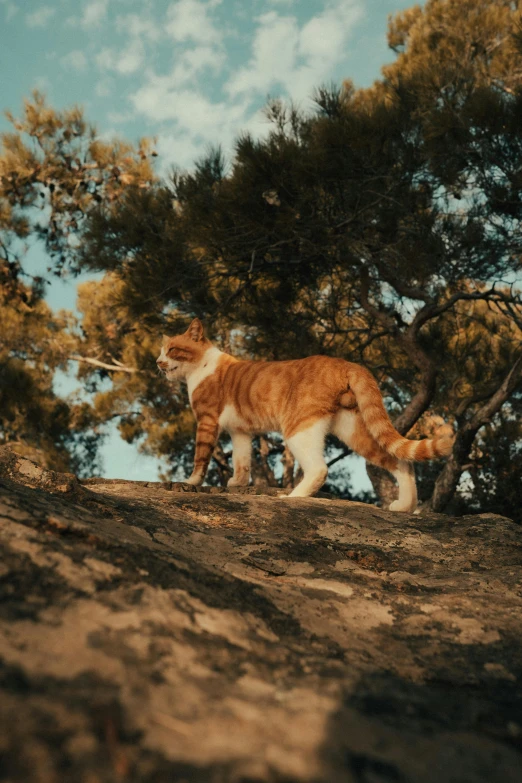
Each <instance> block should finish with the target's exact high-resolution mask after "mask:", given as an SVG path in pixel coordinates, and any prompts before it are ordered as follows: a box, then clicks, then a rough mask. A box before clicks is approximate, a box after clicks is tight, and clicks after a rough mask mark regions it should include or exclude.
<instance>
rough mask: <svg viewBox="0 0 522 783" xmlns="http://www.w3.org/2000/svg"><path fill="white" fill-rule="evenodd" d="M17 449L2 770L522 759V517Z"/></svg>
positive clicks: (440, 764) (9, 520)
mask: <svg viewBox="0 0 522 783" xmlns="http://www.w3.org/2000/svg"><path fill="white" fill-rule="evenodd" d="M189 489H191V490H192V488H189V487H188V486H187V485H169V484H157V485H154V484H145V483H140V482H114V481H112V482H111V481H101V480H92V481H90V482H82V483H80V482H78V481H77V480H76V479H75V477H74V476H70V475H64V474H55V473H52V472H50V471H44V470H42V469H41V468H39V467H37V466H35V465H34V464H33V463H31V462H29V461H28V460H24V459H22V458H20V457H18V456H16V455H14V454H12V453H11V452H10V451H8V450H7V449H5V448H4V449H0V520H1V521H0V546H1V552H2V554H1V560H0V722H1V731H0V779H1V780H2V781H11V782H12V783H14V782H15V781H16V783H18V782H21V781H23V783H69V781H70V782H71V783H73V782H74V783H113V782H116V783H119V782H120V781H121V782H125V783H127V781H136V783H137V782H138V781H139V782H140V783H141V782H142V781H144V782H145V783H163V782H165V783H174V782H175V781H180V782H181V781H197V782H198V783H199V781H201V782H202V783H206V782H208V783H211V782H212V783H228V781H233V782H234V783H239V781H243V782H244V783H247V782H248V783H255V782H256V781H259V782H261V781H267V782H268V781H274V782H275V781H278V782H279V783H283V781H284V782H285V783H292V781H303V782H305V781H310V782H311V781H316V782H317V783H319V782H321V783H337V781H339V782H340V781H354V783H388V782H389V781H393V782H399V783H400V782H402V781H404V782H410V781H423V782H424V781H426V782H427V783H431V782H432V781H433V783H441V782H443V783H453V782H454V783H457V782H458V783H468V782H469V783H474V782H475V781H484V783H486V781H487V783H493V782H494V781H499V783H500V781H502V783H510V782H511V781H513V782H515V781H516V782H517V783H519V781H520V780H521V779H522V755H521V753H520V751H521V750H522V691H521V689H520V683H521V679H520V678H521V673H522V646H521V640H522V633H521V631H522V611H521V610H522V571H521V568H520V566H521V562H522V547H521V542H522V535H521V533H522V531H521V529H520V528H519V527H518V526H516V525H515V524H514V523H513V522H511V521H510V520H508V519H505V518H502V517H500V516H495V515H479V516H468V517H462V518H459V519H453V518H450V517H446V516H444V515H437V514H430V515H427V516H422V515H421V516H414V515H408V514H392V513H387V512H384V511H382V510H380V509H377V508H375V507H372V506H366V505H362V504H359V503H349V502H346V501H336V500H330V499H323V498H321V499H307V500H298V499H293V500H292V499H287V498H280V497H273V496H269V495H261V494H254V491H253V490H250V491H249V492H246V493H245V492H243V493H241V492H236V493H231V492H230V493H224V492H199V491H198V492H195V491H188V490H189Z"/></svg>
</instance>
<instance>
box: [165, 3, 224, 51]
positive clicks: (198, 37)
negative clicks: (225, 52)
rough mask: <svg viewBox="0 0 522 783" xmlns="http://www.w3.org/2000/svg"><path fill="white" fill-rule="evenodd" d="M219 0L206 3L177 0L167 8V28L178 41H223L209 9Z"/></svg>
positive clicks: (213, 42)
mask: <svg viewBox="0 0 522 783" xmlns="http://www.w3.org/2000/svg"><path fill="white" fill-rule="evenodd" d="M217 5H219V2H209V3H204V2H201V0H176V2H174V3H171V4H170V5H169V7H168V9H167V24H166V25H165V29H166V31H167V33H168V34H169V35H170V37H171V38H172V39H173V40H174V41H176V42H182V41H195V42H196V43H199V44H216V43H220V42H221V41H222V37H223V36H222V33H221V32H220V31H219V30H218V29H217V27H216V26H215V25H214V22H213V20H212V19H211V17H210V15H209V13H208V12H209V9H211V8H213V7H215V6H217Z"/></svg>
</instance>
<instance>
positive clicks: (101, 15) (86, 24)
mask: <svg viewBox="0 0 522 783" xmlns="http://www.w3.org/2000/svg"><path fill="white" fill-rule="evenodd" d="M108 4H109V0H87V2H86V3H85V5H84V7H83V13H82V16H81V19H80V25H81V26H82V27H83V28H84V29H86V30H89V29H92V28H94V27H100V25H101V23H102V22H103V20H104V19H105V17H106V16H107V6H108Z"/></svg>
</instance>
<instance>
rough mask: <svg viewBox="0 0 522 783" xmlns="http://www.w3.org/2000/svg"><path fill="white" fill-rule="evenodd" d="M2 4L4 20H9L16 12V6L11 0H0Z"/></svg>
mask: <svg viewBox="0 0 522 783" xmlns="http://www.w3.org/2000/svg"><path fill="white" fill-rule="evenodd" d="M0 3H2V5H3V6H5V21H6V22H10V21H11V19H12V18H13V16H14V15H15V14H16V13H17V11H18V8H17V7H16V5H15V4H14V3H12V2H11V0H0Z"/></svg>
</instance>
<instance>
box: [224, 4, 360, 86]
mask: <svg viewBox="0 0 522 783" xmlns="http://www.w3.org/2000/svg"><path fill="white" fill-rule="evenodd" d="M362 13H363V6H362V2H361V0H335V2H333V3H329V4H327V5H326V6H325V8H324V10H323V11H322V12H320V13H318V14H317V15H316V16H314V17H312V18H311V19H310V20H309V21H308V22H306V24H304V25H303V26H302V27H299V25H298V21H297V18H296V17H295V16H281V15H280V14H279V13H278V12H277V11H275V10H274V11H268V12H267V13H265V14H263V15H262V16H259V17H258V18H257V22H258V27H257V30H256V32H255V35H254V40H253V43H252V57H251V59H250V62H249V63H248V65H246V66H245V67H243V68H240V69H239V70H238V71H237V72H236V73H235V74H234V76H232V78H231V79H230V80H229V81H228V84H227V85H226V89H227V91H228V93H229V94H230V95H231V96H232V97H234V96H238V95H242V94H248V93H252V92H254V93H258V94H259V93H261V94H266V93H267V92H268V91H269V90H271V89H273V88H274V87H277V88H283V89H284V90H286V91H287V92H288V93H289V94H290V95H291V96H292V97H293V98H295V99H301V98H304V97H306V96H307V95H308V94H309V93H310V90H311V89H312V88H313V87H314V86H317V85H319V84H320V83H321V82H322V81H323V80H324V79H325V78H327V77H328V76H329V74H330V73H331V72H332V70H333V68H334V67H335V65H336V64H337V63H339V62H340V61H341V59H342V57H343V55H344V52H345V49H346V46H347V42H348V39H349V37H350V35H351V33H352V30H353V27H354V26H355V24H356V23H357V22H358V20H359V19H360V18H361V16H362Z"/></svg>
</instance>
